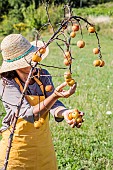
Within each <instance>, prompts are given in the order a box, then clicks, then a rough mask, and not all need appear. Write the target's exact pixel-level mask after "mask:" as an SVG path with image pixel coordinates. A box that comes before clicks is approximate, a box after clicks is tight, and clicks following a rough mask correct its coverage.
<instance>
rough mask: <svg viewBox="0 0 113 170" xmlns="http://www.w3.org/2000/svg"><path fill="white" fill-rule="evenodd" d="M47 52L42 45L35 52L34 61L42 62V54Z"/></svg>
mask: <svg viewBox="0 0 113 170" xmlns="http://www.w3.org/2000/svg"><path fill="white" fill-rule="evenodd" d="M45 52H46V48H45V47H41V48H40V49H39V50H38V51H36V53H34V54H33V56H32V61H34V62H40V61H41V60H42V58H41V55H42V54H44V53H45Z"/></svg>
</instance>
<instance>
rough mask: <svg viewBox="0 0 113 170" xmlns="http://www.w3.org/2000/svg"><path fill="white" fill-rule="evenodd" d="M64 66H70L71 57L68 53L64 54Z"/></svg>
mask: <svg viewBox="0 0 113 170" xmlns="http://www.w3.org/2000/svg"><path fill="white" fill-rule="evenodd" d="M64 64H65V65H66V66H69V65H70V64H72V57H71V53H70V51H66V52H65V53H64Z"/></svg>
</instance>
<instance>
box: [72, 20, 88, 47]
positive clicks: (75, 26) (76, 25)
mask: <svg viewBox="0 0 113 170" xmlns="http://www.w3.org/2000/svg"><path fill="white" fill-rule="evenodd" d="M79 29H80V28H79V24H77V23H75V24H73V25H72V31H71V33H70V37H71V38H74V37H75V36H76V32H77V31H79ZM84 46H85V42H84V41H83V40H79V41H77V47H79V48H83V47H84Z"/></svg>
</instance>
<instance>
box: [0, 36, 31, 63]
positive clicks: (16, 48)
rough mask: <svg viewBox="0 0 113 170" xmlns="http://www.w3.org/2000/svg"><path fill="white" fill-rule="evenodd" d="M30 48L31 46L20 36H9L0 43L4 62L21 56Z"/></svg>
mask: <svg viewBox="0 0 113 170" xmlns="http://www.w3.org/2000/svg"><path fill="white" fill-rule="evenodd" d="M30 47H31V44H30V42H29V41H28V40H26V39H25V38H24V37H23V36H22V35H21V34H10V35H8V36H7V37H5V38H4V39H3V41H2V42H1V50H2V56H3V59H4V60H11V59H14V58H17V57H18V56H21V55H22V54H24V53H25V52H26V51H28V50H29V49H30Z"/></svg>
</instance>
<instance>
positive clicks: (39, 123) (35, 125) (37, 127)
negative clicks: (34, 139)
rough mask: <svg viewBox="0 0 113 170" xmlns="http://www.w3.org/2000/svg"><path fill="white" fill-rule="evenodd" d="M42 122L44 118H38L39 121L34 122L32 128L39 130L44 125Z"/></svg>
mask: <svg viewBox="0 0 113 170" xmlns="http://www.w3.org/2000/svg"><path fill="white" fill-rule="evenodd" d="M44 122H45V120H44V118H42V117H40V118H39V120H36V121H34V127H35V128H36V129H39V128H40V127H41V126H42V125H43V124H44Z"/></svg>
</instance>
